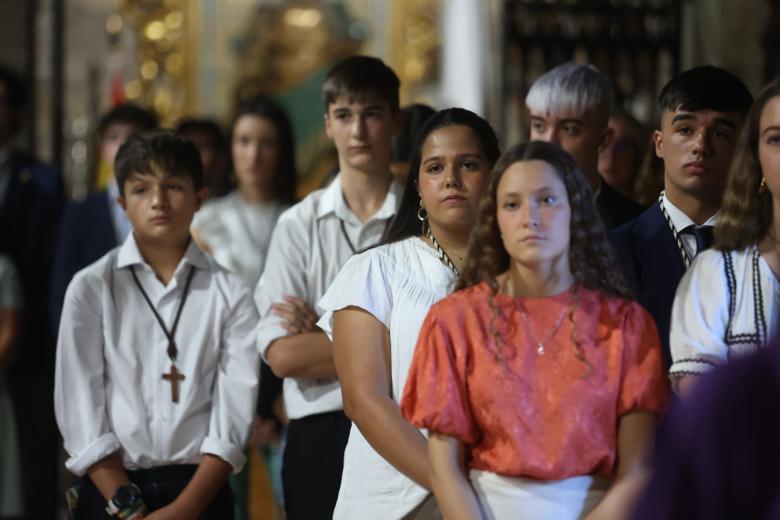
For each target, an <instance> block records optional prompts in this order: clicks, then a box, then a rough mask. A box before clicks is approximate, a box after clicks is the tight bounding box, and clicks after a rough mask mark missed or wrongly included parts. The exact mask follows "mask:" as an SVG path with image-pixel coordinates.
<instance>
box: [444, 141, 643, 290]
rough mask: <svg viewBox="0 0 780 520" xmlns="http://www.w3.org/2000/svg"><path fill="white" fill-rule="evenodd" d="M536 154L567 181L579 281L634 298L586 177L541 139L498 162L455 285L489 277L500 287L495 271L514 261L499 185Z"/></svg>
mask: <svg viewBox="0 0 780 520" xmlns="http://www.w3.org/2000/svg"><path fill="white" fill-rule="evenodd" d="M535 160H539V161H544V162H546V163H547V164H549V165H550V166H552V167H553V169H554V170H555V171H556V172H557V174H558V176H559V178H560V179H561V181H563V184H564V186H565V187H566V194H567V195H568V197H569V206H570V207H571V224H570V236H571V239H570V244H569V266H570V268H571V271H572V274H573V275H574V279H575V281H576V283H577V285H578V286H580V287H584V288H587V289H593V290H600V291H603V292H605V293H607V294H610V295H612V296H618V297H622V298H631V297H632V296H631V291H630V290H629V289H628V286H627V285H626V282H625V279H624V278H623V275H622V272H621V270H620V268H619V267H618V263H617V261H616V260H615V256H614V253H613V252H612V247H611V246H610V244H609V241H608V239H607V234H606V231H605V229H604V224H603V223H602V221H601V217H600V216H599V213H598V210H597V209H596V205H595V203H594V201H593V193H592V192H591V189H590V186H589V185H588V183H587V181H586V180H585V177H584V176H583V175H582V173H580V171H579V169H578V168H577V165H576V163H575V162H574V160H573V159H572V158H571V156H569V154H567V153H566V152H565V151H563V149H561V148H560V147H558V146H556V145H554V144H550V143H545V142H540V141H533V142H530V143H526V144H519V145H516V146H514V147H512V148H510V149H509V150H507V151H506V152H505V153H504V155H502V156H501V158H500V159H499V160H498V162H497V163H496V166H495V168H494V169H493V176H492V179H491V182H490V185H489V186H488V189H487V191H486V192H485V194H484V195H483V196H482V200H481V202H480V207H479V213H478V216H477V219H478V220H477V226H476V227H475V228H474V232H473V233H472V234H471V240H470V242H469V249H468V255H467V257H466V263H465V265H464V267H463V270H462V272H461V276H460V279H459V280H458V285H457V287H456V289H463V288H465V287H469V286H471V285H475V284H478V283H481V282H487V283H488V284H489V285H490V286H491V287H492V288H493V290H494V291H498V285H497V282H496V276H497V275H499V274H501V273H503V272H505V271H507V270H508V269H509V264H510V257H509V253H508V252H507V250H506V249H505V248H504V243H503V241H502V240H501V233H500V231H499V229H498V219H497V217H496V210H497V202H496V195H497V192H498V185H499V183H500V182H501V178H502V177H503V175H504V172H506V170H507V169H509V167H510V166H512V165H513V164H515V163H517V162H524V161H535Z"/></svg>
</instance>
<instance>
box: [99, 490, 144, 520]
mask: <svg viewBox="0 0 780 520" xmlns="http://www.w3.org/2000/svg"><path fill="white" fill-rule="evenodd" d="M145 510H146V504H144V498H143V496H142V495H141V490H140V489H138V486H136V485H135V484H125V485H124V486H119V488H118V489H117V490H116V492H115V493H114V496H113V497H111V500H109V501H108V504H107V505H106V513H108V514H109V515H111V516H116V517H119V518H121V519H127V520H129V519H131V518H134V517H136V516H137V515H138V514H139V513H142V512H143V511H145Z"/></svg>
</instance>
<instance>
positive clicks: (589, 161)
mask: <svg viewBox="0 0 780 520" xmlns="http://www.w3.org/2000/svg"><path fill="white" fill-rule="evenodd" d="M612 98H613V94H612V83H610V81H609V79H607V77H606V76H604V75H603V74H602V73H601V72H599V70H598V69H597V68H596V67H594V66H593V65H582V64H579V63H564V64H563V65H559V66H557V67H555V68H554V69H551V70H549V71H547V72H545V73H544V74H542V75H541V76H539V79H537V80H536V81H534V83H533V85H531V88H530V89H529V90H528V95H527V96H526V98H525V104H526V107H527V108H528V113H529V116H530V119H531V139H532V140H536V141H546V142H549V143H555V144H557V145H558V146H560V147H561V148H563V149H564V150H566V151H567V152H568V153H569V155H571V156H572V158H573V159H574V160H575V161H576V162H577V166H578V167H579V168H580V171H581V172H582V174H583V175H584V176H585V178H586V179H587V180H588V184H590V187H591V189H592V190H593V194H594V197H595V201H596V206H597V207H598V209H599V213H601V216H602V218H603V219H604V224H605V225H606V226H607V228H612V227H616V226H619V225H620V224H623V223H625V222H628V221H629V220H631V219H632V218H634V217H636V216H637V215H639V214H640V213H641V212H642V210H643V209H644V208H642V206H640V205H639V204H637V203H636V202H634V201H632V200H631V199H629V198H628V197H626V196H625V195H623V194H622V193H620V192H619V191H618V190H616V189H615V188H613V187H612V186H610V185H609V184H608V183H606V182H605V181H604V179H603V178H602V177H601V175H600V174H599V153H600V152H601V151H602V150H604V149H605V148H606V147H607V146H609V144H610V143H611V142H612V138H613V137H614V134H613V132H612V129H611V128H610V127H609V124H608V123H609V115H610V113H611V111H612Z"/></svg>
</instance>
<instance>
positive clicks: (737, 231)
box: [715, 77, 780, 251]
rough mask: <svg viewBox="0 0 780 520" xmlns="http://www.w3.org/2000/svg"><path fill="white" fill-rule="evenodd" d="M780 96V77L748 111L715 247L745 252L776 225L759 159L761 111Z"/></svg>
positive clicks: (717, 229) (720, 218) (724, 198)
mask: <svg viewBox="0 0 780 520" xmlns="http://www.w3.org/2000/svg"><path fill="white" fill-rule="evenodd" d="M777 96H780V77H778V78H775V80H774V81H772V82H771V83H769V84H768V85H767V86H766V87H765V88H764V90H763V91H761V94H760V95H759V96H758V99H756V101H755V103H753V106H752V107H751V109H750V112H748V115H747V119H746V120H745V124H744V126H743V127H742V132H741V133H740V135H739V141H738V142H737V151H736V153H735V154H734V161H733V162H732V163H731V169H730V170H729V176H728V180H727V182H726V192H725V193H724V195H723V205H722V206H721V210H720V214H719V215H718V223H717V224H716V225H715V248H716V249H719V250H721V251H731V250H740V249H745V248H746V247H748V246H752V245H755V244H758V243H759V242H761V241H762V240H763V239H764V237H766V235H767V233H768V232H769V226H770V224H771V223H772V194H771V193H770V192H769V190H766V189H765V190H761V191H760V190H759V186H760V184H761V179H762V178H763V176H764V174H763V172H762V171H761V163H760V162H759V160H758V141H759V138H760V136H759V132H760V130H761V128H760V125H761V112H763V111H764V107H766V105H767V103H769V101H770V100H771V99H773V98H775V97H777Z"/></svg>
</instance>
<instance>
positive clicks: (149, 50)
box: [106, 0, 196, 125]
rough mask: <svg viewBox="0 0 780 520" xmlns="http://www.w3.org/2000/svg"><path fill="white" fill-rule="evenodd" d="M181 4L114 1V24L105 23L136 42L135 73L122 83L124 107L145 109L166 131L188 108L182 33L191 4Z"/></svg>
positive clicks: (186, 39)
mask: <svg viewBox="0 0 780 520" xmlns="http://www.w3.org/2000/svg"><path fill="white" fill-rule="evenodd" d="M195 3H196V2H192V1H187V0H119V4H118V9H119V17H121V18H120V19H113V20H112V19H109V21H108V22H107V24H106V28H107V29H108V31H109V32H111V29H112V24H113V26H114V27H116V26H117V25H118V26H119V27H121V25H122V23H125V24H127V25H128V26H129V27H130V28H131V29H132V33H133V36H134V37H135V39H136V42H135V43H136V45H135V49H136V59H137V62H136V64H135V67H132V68H128V69H126V70H130V71H132V72H131V73H130V77H125V78H124V85H123V88H124V95H125V97H126V98H127V99H128V100H129V101H135V102H138V103H140V104H142V105H145V106H149V107H151V108H152V109H154V111H155V112H156V113H157V115H158V116H159V117H160V120H161V123H162V124H163V125H172V124H174V123H175V122H176V121H178V120H179V119H180V118H181V117H182V116H183V115H185V114H186V113H187V112H188V110H189V109H190V107H191V106H192V104H193V98H194V89H193V88H192V81H191V78H190V74H191V71H192V64H191V62H190V52H188V49H191V48H193V47H192V46H191V45H190V44H191V43H192V42H191V41H190V40H191V38H192V35H191V34H190V32H188V27H189V25H190V23H191V18H192V17H193V16H194V4H195Z"/></svg>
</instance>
